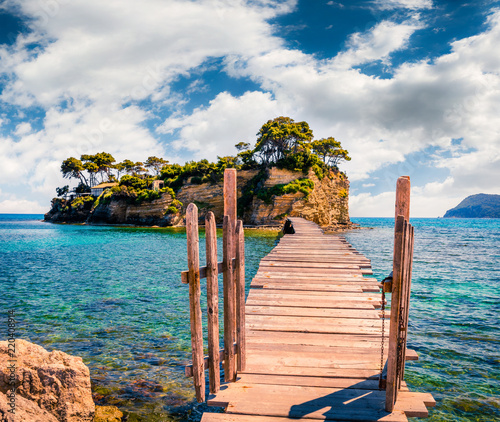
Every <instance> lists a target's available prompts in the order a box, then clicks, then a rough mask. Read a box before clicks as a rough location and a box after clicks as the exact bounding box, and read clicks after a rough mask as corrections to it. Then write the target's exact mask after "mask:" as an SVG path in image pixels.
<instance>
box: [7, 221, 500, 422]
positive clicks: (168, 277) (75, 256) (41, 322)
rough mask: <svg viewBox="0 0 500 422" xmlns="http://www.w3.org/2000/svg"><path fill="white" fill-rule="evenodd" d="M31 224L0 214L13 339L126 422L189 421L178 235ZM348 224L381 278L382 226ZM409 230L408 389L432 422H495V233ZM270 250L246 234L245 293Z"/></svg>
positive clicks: (266, 241) (452, 227)
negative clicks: (65, 371) (411, 355)
mask: <svg viewBox="0 0 500 422" xmlns="http://www.w3.org/2000/svg"><path fill="white" fill-rule="evenodd" d="M41 218H42V216H7V215H0V243H1V244H2V249H3V253H2V255H0V283H1V289H2V295H1V296H0V297H1V298H0V301H1V302H0V303H1V305H2V306H1V308H2V310H4V311H3V312H4V313H5V314H6V310H7V309H15V310H16V313H17V319H18V321H19V323H18V327H17V336H18V337H19V338H24V339H27V340H30V341H32V342H34V343H37V344H41V345H42V346H44V347H45V348H46V349H48V350H54V349H59V350H63V351H65V352H67V353H70V354H74V355H78V356H82V357H83V360H84V362H85V363H86V364H87V365H88V366H89V368H90V372H91V377H92V383H93V391H94V398H95V400H96V402H97V403H98V404H110V405H116V406H118V407H119V408H120V409H121V410H124V411H127V412H129V419H128V420H129V421H139V420H140V421H166V420H182V419H187V418H191V419H196V418H197V417H198V414H199V413H198V412H197V411H196V406H195V405H194V394H193V388H192V384H191V380H190V379H186V378H185V377H184V369H183V365H184V364H185V363H186V362H187V361H189V359H190V336H189V309H188V291H187V286H186V285H183V284H181V282H180V276H179V273H180V271H182V270H184V269H186V268H185V267H186V240H185V232H184V230H183V229H149V228H128V227H127V228H119V227H103V226H75V225H53V224H46V223H42V222H40V221H39V220H40V219H41ZM353 221H354V222H357V223H360V224H361V225H362V226H369V227H374V229H373V230H359V231H353V232H351V233H348V234H347V235H346V237H347V238H348V240H349V242H351V243H352V244H353V245H354V246H355V247H356V248H357V249H358V250H360V251H361V252H363V253H364V254H365V255H366V256H367V257H369V258H370V259H372V264H373V269H374V272H375V275H376V276H377V277H378V278H383V277H384V276H385V275H387V273H388V272H389V271H390V267H391V262H392V261H391V260H392V241H393V239H392V236H393V232H392V230H393V221H392V220H391V219H353ZM412 223H413V224H414V225H415V228H416V245H415V264H414V271H413V286H412V289H413V293H412V304H411V306H412V307H411V312H410V337H409V338H410V340H409V343H410V344H409V347H410V348H413V349H415V350H417V352H418V353H419V355H420V361H418V362H414V363H410V364H409V365H408V366H407V368H408V369H407V381H408V384H409V385H410V387H411V388H412V389H413V390H417V391H425V392H431V393H433V395H434V397H435V398H436V399H437V400H438V406H437V408H436V409H434V410H432V411H431V417H430V418H429V419H428V420H430V421H494V420H500V403H499V399H498V397H499V396H500V394H499V393H500V382H499V378H500V365H499V353H498V347H499V332H498V325H499V322H500V321H499V317H498V310H499V307H500V293H499V287H500V286H499V284H500V278H499V277H500V276H499V272H498V270H497V268H496V267H497V264H498V262H499V255H500V252H499V249H500V247H499V246H500V222H498V221H497V220H443V219H435V220H433V219H415V220H413V221H412ZM219 240H221V239H219ZM275 241H276V233H275V232H266V231H253V230H252V231H248V232H247V236H246V254H247V262H246V268H247V283H249V282H250V280H251V277H252V276H253V274H255V272H256V270H257V267H258V264H259V261H260V259H261V258H262V257H263V256H265V255H266V254H267V253H268V252H269V251H270V250H271V249H272V248H273V246H274V244H275ZM200 244H201V245H202V249H203V244H204V239H203V237H202V238H201V239H200ZM219 248H220V249H221V248H222V244H221V242H219ZM202 257H203V253H202ZM202 296H203V295H202ZM5 318H6V315H5ZM2 337H4V334H2ZM205 344H206V343H205Z"/></svg>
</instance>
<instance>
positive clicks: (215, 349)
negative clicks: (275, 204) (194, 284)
mask: <svg viewBox="0 0 500 422" xmlns="http://www.w3.org/2000/svg"><path fill="white" fill-rule="evenodd" d="M205 237H206V239H205V241H206V251H207V253H206V255H207V266H206V268H207V325H208V327H207V329H208V354H209V356H211V359H210V361H209V368H208V375H209V376H208V379H209V385H210V393H211V394H215V393H217V392H218V391H219V388H220V361H219V280H218V278H219V277H218V274H219V272H218V268H217V267H218V265H217V264H218V263H217V228H216V225H215V215H214V213H213V212H212V211H209V212H208V213H207V216H206V217H205Z"/></svg>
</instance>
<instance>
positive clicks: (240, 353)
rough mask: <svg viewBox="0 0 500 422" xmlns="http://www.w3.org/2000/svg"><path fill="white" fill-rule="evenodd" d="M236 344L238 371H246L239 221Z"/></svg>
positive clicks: (239, 228)
mask: <svg viewBox="0 0 500 422" xmlns="http://www.w3.org/2000/svg"><path fill="white" fill-rule="evenodd" d="M235 239H236V274H235V276H236V343H237V357H238V360H237V370H238V371H243V370H245V362H246V338H245V331H246V330H245V234H244V232H243V222H242V221H241V220H238V224H237V226H236V237H235Z"/></svg>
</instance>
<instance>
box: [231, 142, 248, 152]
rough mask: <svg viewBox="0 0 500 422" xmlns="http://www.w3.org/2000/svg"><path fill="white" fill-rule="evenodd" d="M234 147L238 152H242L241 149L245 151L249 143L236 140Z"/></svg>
mask: <svg viewBox="0 0 500 422" xmlns="http://www.w3.org/2000/svg"><path fill="white" fill-rule="evenodd" d="M235 147H236V149H237V150H238V152H242V151H247V150H248V149H250V144H249V143H248V142H238V143H237V144H236V145H235Z"/></svg>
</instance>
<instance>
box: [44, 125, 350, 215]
mask: <svg viewBox="0 0 500 422" xmlns="http://www.w3.org/2000/svg"><path fill="white" fill-rule="evenodd" d="M236 149H237V151H238V152H237V154H236V155H234V156H226V157H217V158H218V159H217V162H215V163H212V162H209V161H208V160H206V159H203V160H200V161H190V162H187V163H185V164H184V165H180V164H171V163H169V162H168V161H166V160H164V159H163V158H158V157H154V156H152V157H148V159H147V160H146V161H144V162H134V161H131V160H128V159H127V160H124V161H122V162H118V163H117V162H116V160H115V158H114V157H113V156H112V155H111V154H109V153H107V152H101V153H97V154H94V155H89V154H84V155H82V156H81V157H80V159H77V158H75V157H69V158H67V159H66V160H64V161H63V163H62V164H61V172H62V174H63V177H64V178H68V179H76V180H77V181H78V185H77V187H76V188H74V190H73V191H72V192H69V186H63V187H60V188H57V189H56V193H57V195H58V198H54V200H53V207H52V208H53V211H55V210H57V211H59V212H63V213H64V212H68V211H71V210H77V209H78V210H80V211H82V210H91V209H95V208H96V207H97V206H99V205H100V204H108V203H110V201H111V200H113V199H117V200H118V199H120V200H124V201H126V202H127V203H129V204H141V203H143V202H152V201H154V200H156V199H159V198H161V197H162V195H163V194H168V195H170V196H171V199H172V203H171V204H170V205H169V207H168V209H167V210H166V211H165V212H166V214H176V213H178V212H179V211H180V210H181V208H182V205H183V204H182V203H181V202H180V201H178V200H177V199H176V193H177V192H178V191H179V190H180V189H181V188H182V187H183V186H185V185H186V184H187V183H190V184H194V185H196V184H202V183H210V184H217V183H219V182H221V181H222V178H223V175H224V170H225V169H226V168H236V169H240V170H257V171H258V172H257V174H256V175H255V176H254V177H253V178H252V179H251V180H249V182H248V183H246V184H245V186H243V187H242V196H241V198H240V199H239V201H238V206H239V209H240V210H244V209H245V208H246V207H247V206H248V205H249V204H250V203H251V202H252V200H253V198H254V197H256V198H258V199H260V200H262V201H264V202H265V203H270V202H271V201H272V198H273V197H275V196H282V195H284V194H288V193H297V192H302V193H303V194H304V196H305V197H306V198H307V197H308V195H309V194H310V192H311V191H312V190H313V189H314V183H313V181H312V180H310V179H308V178H307V174H308V173H309V171H310V170H312V171H314V174H315V175H316V176H317V178H318V179H319V180H322V179H323V178H324V177H329V178H331V177H333V175H335V176H336V177H337V176H339V175H340V176H341V177H344V176H345V175H344V174H342V173H341V172H339V170H338V164H339V163H340V162H341V161H344V160H346V161H348V160H350V157H349V155H348V152H347V151H346V150H344V149H343V148H342V146H341V144H340V142H338V141H336V140H335V139H334V138H332V137H329V138H323V139H319V140H314V138H313V132H312V130H311V128H310V127H309V125H308V123H307V122H295V121H294V120H293V119H291V118H289V117H277V118H275V119H273V120H269V121H268V122H267V123H265V124H264V125H263V126H262V127H261V129H260V130H259V132H258V133H257V140H256V143H255V146H254V147H253V148H251V146H250V144H248V143H244V142H240V143H238V144H236ZM272 167H277V168H279V169H285V170H291V171H294V172H299V173H300V172H301V173H302V174H303V175H304V176H303V177H298V178H297V179H296V180H293V181H291V182H289V183H285V184H277V185H274V186H265V181H266V179H267V177H268V171H269V169H270V168H272ZM155 180H159V181H162V182H163V187H161V188H159V187H158V183H154V181H155ZM103 182H108V183H109V182H114V183H115V185H114V186H111V187H109V188H107V189H106V190H104V191H103V192H102V194H100V196H99V197H98V198H95V197H94V196H92V195H89V194H90V193H91V188H92V187H94V186H95V185H96V184H98V183H103ZM69 193H71V194H72V195H71V198H70V199H66V198H67V196H68V194H69ZM82 195H85V196H82Z"/></svg>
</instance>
